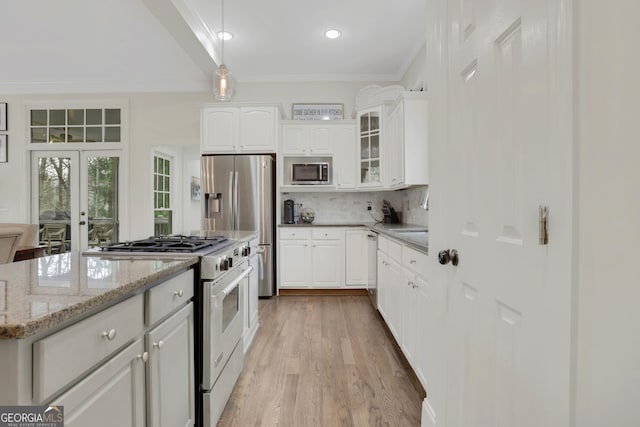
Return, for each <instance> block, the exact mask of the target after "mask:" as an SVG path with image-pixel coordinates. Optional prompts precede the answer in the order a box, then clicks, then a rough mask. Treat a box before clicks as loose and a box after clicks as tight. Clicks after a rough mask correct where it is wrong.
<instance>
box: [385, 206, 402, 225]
mask: <svg viewBox="0 0 640 427" xmlns="http://www.w3.org/2000/svg"><path fill="white" fill-rule="evenodd" d="M382 213H383V214H384V219H383V220H382V222H384V223H385V224H397V223H399V222H400V218H398V214H397V213H396V211H395V209H393V208H392V207H391V203H389V201H388V200H383V201H382Z"/></svg>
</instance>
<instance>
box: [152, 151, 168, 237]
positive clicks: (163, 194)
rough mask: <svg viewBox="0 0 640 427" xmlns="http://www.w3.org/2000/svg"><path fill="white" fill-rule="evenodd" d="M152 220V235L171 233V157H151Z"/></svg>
mask: <svg viewBox="0 0 640 427" xmlns="http://www.w3.org/2000/svg"><path fill="white" fill-rule="evenodd" d="M153 221H154V224H155V227H154V235H156V236H160V235H167V234H171V232H172V231H171V230H172V228H173V227H172V210H171V159H169V158H167V157H164V156H159V155H156V156H154V157H153Z"/></svg>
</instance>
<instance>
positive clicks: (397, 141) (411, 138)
mask: <svg viewBox="0 0 640 427" xmlns="http://www.w3.org/2000/svg"><path fill="white" fill-rule="evenodd" d="M387 123H388V126H387V130H386V132H385V144H384V147H385V150H386V151H385V165H386V166H385V167H386V169H385V174H384V176H385V181H384V184H385V187H388V188H399V187H407V186H410V185H427V184H428V169H427V163H428V162H427V160H428V151H427V97H426V94H425V93H424V92H404V93H403V94H402V95H400V97H399V98H398V99H397V100H396V102H395V103H394V104H393V106H392V107H391V109H390V110H389V115H388V117H387Z"/></svg>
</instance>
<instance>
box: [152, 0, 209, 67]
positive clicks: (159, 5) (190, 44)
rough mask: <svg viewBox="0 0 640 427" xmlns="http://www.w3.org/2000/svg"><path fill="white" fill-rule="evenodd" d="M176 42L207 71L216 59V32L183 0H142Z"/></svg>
mask: <svg viewBox="0 0 640 427" xmlns="http://www.w3.org/2000/svg"><path fill="white" fill-rule="evenodd" d="M142 2H143V3H144V4H145V5H146V6H147V8H148V9H149V10H150V11H151V13H153V15H154V16H155V17H156V18H157V19H158V21H160V23H161V24H162V25H164V27H165V28H166V29H167V30H168V31H169V33H170V34H171V35H172V36H173V37H174V38H175V39H176V41H177V42H178V44H179V45H180V46H181V47H182V48H183V49H184V51H185V52H187V54H188V55H189V56H190V57H191V58H192V59H193V61H194V62H195V63H196V64H197V65H198V67H200V69H202V71H203V72H204V73H205V74H207V75H211V73H213V71H214V70H215V69H216V68H218V64H219V63H220V54H219V53H218V52H219V44H218V41H217V38H216V36H215V35H214V34H213V32H212V31H211V30H210V29H209V28H208V27H207V26H206V24H205V23H204V22H203V20H202V19H201V18H200V17H199V16H198V14H196V13H194V12H193V11H192V10H191V9H190V8H189V7H188V6H187V4H186V3H185V2H184V1H183V0H142Z"/></svg>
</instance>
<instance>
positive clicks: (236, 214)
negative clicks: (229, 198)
mask: <svg viewBox="0 0 640 427" xmlns="http://www.w3.org/2000/svg"><path fill="white" fill-rule="evenodd" d="M233 195H234V196H235V206H234V209H233V230H234V231H237V230H238V227H239V225H240V212H239V210H240V206H239V205H240V204H239V203H238V172H237V171H236V172H234V177H233Z"/></svg>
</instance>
